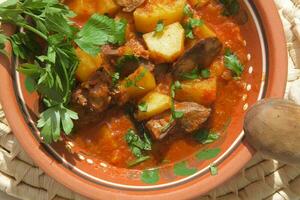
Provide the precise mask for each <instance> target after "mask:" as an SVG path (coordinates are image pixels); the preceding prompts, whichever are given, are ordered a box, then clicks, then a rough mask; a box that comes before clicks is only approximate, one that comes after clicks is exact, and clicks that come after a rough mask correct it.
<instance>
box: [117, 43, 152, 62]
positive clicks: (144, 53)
mask: <svg viewBox="0 0 300 200" xmlns="http://www.w3.org/2000/svg"><path fill="white" fill-rule="evenodd" d="M142 42H143V41H140V40H139V39H136V38H134V39H130V40H129V41H128V42H126V43H125V45H124V46H122V47H120V48H119V49H118V51H119V56H123V55H128V54H129V55H130V54H133V55H135V56H136V57H142V58H145V59H147V60H148V59H149V56H150V53H149V51H148V50H146V48H145V47H144V45H143V43H142Z"/></svg>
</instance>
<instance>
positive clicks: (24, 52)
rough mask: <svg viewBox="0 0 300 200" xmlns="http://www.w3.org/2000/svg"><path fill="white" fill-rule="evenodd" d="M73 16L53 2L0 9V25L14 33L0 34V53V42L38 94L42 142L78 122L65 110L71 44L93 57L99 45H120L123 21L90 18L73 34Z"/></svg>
mask: <svg viewBox="0 0 300 200" xmlns="http://www.w3.org/2000/svg"><path fill="white" fill-rule="evenodd" d="M74 16H75V15H74V13H73V12H72V11H71V10H69V8H68V7H67V6H65V5H64V4H62V3H61V2H60V1H58V0H34V1H33V0H7V1H5V2H4V3H1V4H0V22H1V23H9V24H12V25H14V26H16V27H17V28H18V29H19V30H20V31H19V32H17V33H15V34H13V35H11V36H5V35H4V34H3V33H2V32H0V51H1V52H2V53H5V52H4V45H5V43H6V42H8V41H9V42H10V43H11V45H12V48H13V53H14V56H15V57H17V58H19V59H21V60H22V63H23V64H21V65H20V66H19V67H18V68H17V70H18V71H19V72H21V73H23V74H24V75H26V83H25V84H26V88H27V89H29V90H30V92H33V91H37V92H38V93H39V94H40V97H41V98H42V100H43V102H44V105H45V111H44V112H42V113H41V114H40V116H39V117H40V118H39V120H38V123H37V127H38V128H40V130H41V136H42V137H43V138H44V140H45V142H47V143H51V142H52V141H57V140H58V139H59V138H60V135H61V132H64V133H65V134H70V133H71V131H72V129H73V120H77V119H78V115H77V113H75V112H73V111H71V110H69V109H68V108H67V106H68V104H69V101H70V96H71V91H72V89H73V87H74V85H75V71H76V69H77V66H78V58H77V55H76V53H75V47H74V44H77V45H78V46H79V47H80V48H81V49H82V50H84V51H85V52H87V53H90V54H92V55H96V54H98V53H99V51H100V46H101V45H103V44H116V45H119V44H122V43H123V42H124V41H125V26H126V22H125V21H124V20H120V21H116V20H114V19H111V18H109V17H107V16H101V15H98V14H95V15H93V16H92V17H91V18H90V19H89V20H88V22H87V23H86V24H85V25H84V27H83V28H82V29H81V30H79V29H78V28H76V27H75V26H74V25H73V22H72V21H71V20H70V19H71V18H73V17H74ZM41 40H42V41H43V42H42V43H43V46H42V45H41V43H40V41H41ZM26 61H30V63H26Z"/></svg>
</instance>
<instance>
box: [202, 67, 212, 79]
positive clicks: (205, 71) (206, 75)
mask: <svg viewBox="0 0 300 200" xmlns="http://www.w3.org/2000/svg"><path fill="white" fill-rule="evenodd" d="M201 77H202V78H209V77H210V70H209V69H202V70H201Z"/></svg>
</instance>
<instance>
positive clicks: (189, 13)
mask: <svg viewBox="0 0 300 200" xmlns="http://www.w3.org/2000/svg"><path fill="white" fill-rule="evenodd" d="M183 13H184V15H185V16H188V17H193V12H192V11H191V9H190V6H189V4H185V6H184V8H183Z"/></svg>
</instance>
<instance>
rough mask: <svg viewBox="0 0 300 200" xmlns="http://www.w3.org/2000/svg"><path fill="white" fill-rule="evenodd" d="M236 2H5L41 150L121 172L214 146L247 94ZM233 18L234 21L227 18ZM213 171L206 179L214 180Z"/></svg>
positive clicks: (1, 9) (1, 8) (4, 16)
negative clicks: (71, 146) (60, 144)
mask: <svg viewBox="0 0 300 200" xmlns="http://www.w3.org/2000/svg"><path fill="white" fill-rule="evenodd" d="M239 8H240V6H239V4H238V2H237V1H225V0H222V1H221V0H220V1H209V0H208V1H207V0H206V1H192V0H191V1H185V0H176V1H174V0H172V1H171V0H160V1H157V0H148V1H122V0H116V1H113V0H106V1H76V0H70V1H68V0H66V1H64V2H63V3H60V2H58V1H55V0H54V1H45V0H36V1H30V0H25V1H21V0H20V1H6V2H5V3H2V4H1V5H0V16H1V21H2V22H6V23H11V24H13V25H16V26H17V27H18V28H19V30H20V31H18V32H16V33H15V34H14V35H11V36H9V37H8V36H5V35H4V34H1V37H0V39H1V45H2V47H4V45H3V44H4V43H5V42H6V41H10V42H11V44H12V47H13V52H14V55H15V56H16V57H17V58H18V59H19V60H20V61H21V64H20V66H19V67H18V71H19V72H21V73H23V74H24V75H25V76H26V79H25V86H26V88H27V90H28V91H30V92H37V93H38V94H39V95H40V97H41V110H42V112H41V114H40V116H39V119H38V120H37V126H38V128H40V133H41V137H42V138H43V140H44V141H45V142H46V143H51V142H57V141H58V140H60V139H63V140H68V141H73V142H74V143H75V144H76V145H78V146H79V147H80V148H81V149H82V151H83V152H84V153H85V154H88V155H93V156H94V157H97V158H99V159H100V160H103V161H104V162H106V163H108V164H110V165H113V166H116V167H120V168H137V169H147V168H151V167H157V166H160V165H163V164H165V163H174V162H177V161H180V160H183V159H184V158H186V157H187V156H189V155H190V154H192V153H193V152H195V151H197V150H199V149H201V148H203V147H205V145H207V144H210V143H213V142H214V141H216V140H218V139H219V138H220V136H221V135H222V134H221V132H223V131H224V130H225V129H226V127H227V125H228V123H229V122H230V118H231V114H232V113H231V112H232V110H233V109H234V107H235V105H236V104H237V102H239V101H240V100H241V97H242V95H243V91H244V90H245V82H244V80H243V66H244V65H245V64H246V63H247V56H246V55H247V49H246V46H245V43H244V38H243V35H242V34H241V32H240V28H239V24H240V23H244V21H245V19H246V17H245V15H244V14H243V12H242V10H240V9H239ZM233 16H234V17H233ZM215 170H216V169H215V168H214V167H212V171H213V172H214V173H216V172H215Z"/></svg>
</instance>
